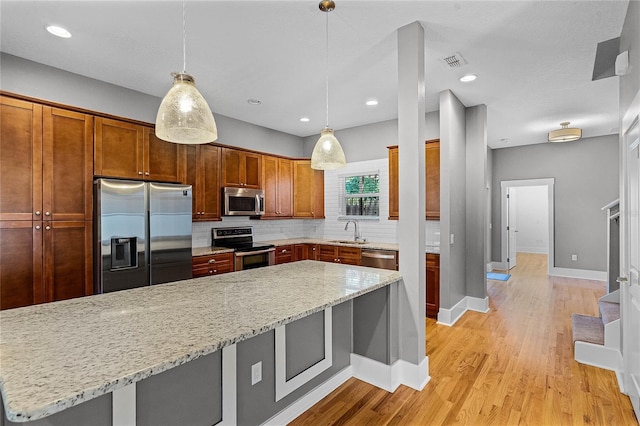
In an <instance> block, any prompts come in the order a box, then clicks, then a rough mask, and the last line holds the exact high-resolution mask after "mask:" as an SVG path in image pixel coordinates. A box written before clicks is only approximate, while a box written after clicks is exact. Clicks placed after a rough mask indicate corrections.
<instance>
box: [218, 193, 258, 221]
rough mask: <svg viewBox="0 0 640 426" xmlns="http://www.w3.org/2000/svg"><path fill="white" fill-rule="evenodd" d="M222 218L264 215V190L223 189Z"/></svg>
mask: <svg viewBox="0 0 640 426" xmlns="http://www.w3.org/2000/svg"><path fill="white" fill-rule="evenodd" d="M222 198H223V203H224V211H223V215H224V216H260V215H263V214H264V190H262V189H250V188H229V187H227V188H223V190H222Z"/></svg>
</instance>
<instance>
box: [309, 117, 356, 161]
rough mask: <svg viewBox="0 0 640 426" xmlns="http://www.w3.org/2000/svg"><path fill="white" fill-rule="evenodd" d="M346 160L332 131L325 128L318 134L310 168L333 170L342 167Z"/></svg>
mask: <svg viewBox="0 0 640 426" xmlns="http://www.w3.org/2000/svg"><path fill="white" fill-rule="evenodd" d="M346 164H347V160H346V158H345V156H344V151H343V150H342V146H340V142H338V139H336V137H335V136H334V134H333V129H330V128H328V127H325V128H324V129H322V131H321V132H320V139H318V142H316V146H315V147H314V148H313V153H312V154H311V168H312V169H316V170H334V169H339V168H341V167H344V166H345V165H346Z"/></svg>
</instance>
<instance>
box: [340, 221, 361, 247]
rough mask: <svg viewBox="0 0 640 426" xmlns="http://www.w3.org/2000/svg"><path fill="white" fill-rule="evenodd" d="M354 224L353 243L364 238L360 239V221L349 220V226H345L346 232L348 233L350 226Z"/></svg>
mask: <svg viewBox="0 0 640 426" xmlns="http://www.w3.org/2000/svg"><path fill="white" fill-rule="evenodd" d="M350 223H353V241H356V242H357V241H360V240H361V239H362V238H361V237H360V232H359V231H358V221H357V220H348V221H347V224H346V225H344V230H345V231H346V230H347V228H348V227H349V224H350Z"/></svg>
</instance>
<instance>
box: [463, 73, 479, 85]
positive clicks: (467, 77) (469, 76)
mask: <svg viewBox="0 0 640 426" xmlns="http://www.w3.org/2000/svg"><path fill="white" fill-rule="evenodd" d="M476 78H478V76H477V75H475V74H467V75H463V76H462V77H460V81H461V82H463V83H470V82H472V81H474V80H475V79H476Z"/></svg>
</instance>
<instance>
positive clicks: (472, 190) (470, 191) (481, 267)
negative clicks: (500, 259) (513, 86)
mask: <svg viewBox="0 0 640 426" xmlns="http://www.w3.org/2000/svg"><path fill="white" fill-rule="evenodd" d="M466 122H467V129H466V132H467V137H466V139H467V145H466V148H467V152H466V163H467V166H466V169H465V172H466V206H467V207H466V218H465V220H466V224H465V228H466V235H465V240H466V245H465V252H466V256H465V258H466V295H467V296H471V297H478V298H481V299H484V298H485V297H486V295H487V274H486V273H485V271H486V254H485V253H486V236H487V106H486V105H478V106H474V107H471V108H467V110H466Z"/></svg>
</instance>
